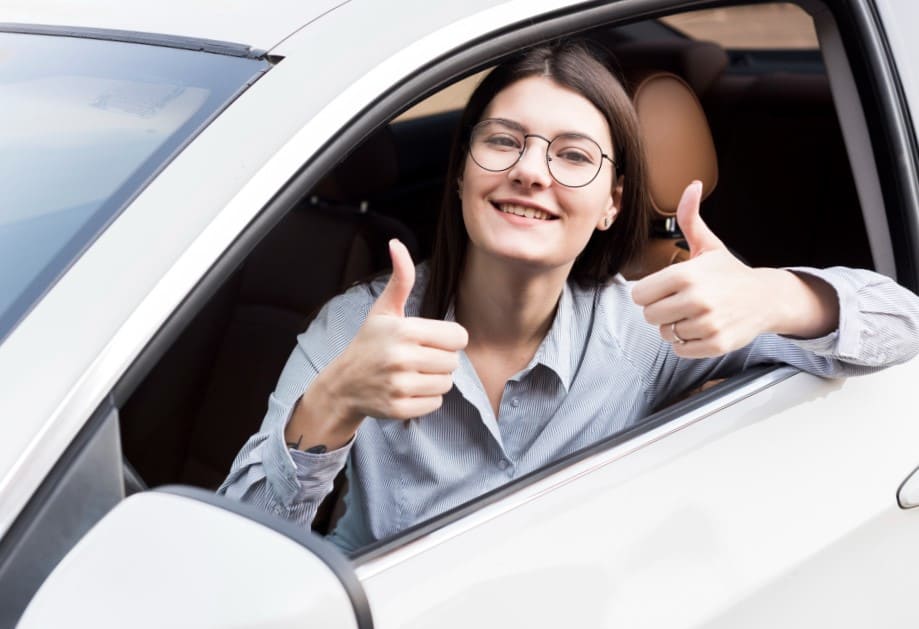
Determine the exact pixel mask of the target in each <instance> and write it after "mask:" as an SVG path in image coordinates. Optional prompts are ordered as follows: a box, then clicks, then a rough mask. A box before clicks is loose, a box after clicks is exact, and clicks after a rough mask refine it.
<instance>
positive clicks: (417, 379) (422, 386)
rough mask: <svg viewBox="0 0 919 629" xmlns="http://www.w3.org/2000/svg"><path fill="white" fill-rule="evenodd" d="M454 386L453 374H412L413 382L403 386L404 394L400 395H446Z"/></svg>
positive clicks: (413, 396)
mask: <svg viewBox="0 0 919 629" xmlns="http://www.w3.org/2000/svg"><path fill="white" fill-rule="evenodd" d="M452 388H453V374H452V373H449V374H427V373H415V374H412V377H411V382H410V383H409V384H407V385H406V386H405V387H403V391H404V392H405V394H404V395H402V396H400V397H412V398H415V397H431V396H435V395H444V394H445V393H446V392H447V391H449V390H450V389H452Z"/></svg>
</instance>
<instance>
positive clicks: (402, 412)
mask: <svg viewBox="0 0 919 629" xmlns="http://www.w3.org/2000/svg"><path fill="white" fill-rule="evenodd" d="M389 253H390V257H391V258H392V266H393V273H392V276H391V277H390V279H389V282H388V283H387V284H386V287H385V288H384V289H383V292H382V293H380V296H379V297H378V298H377V300H376V302H375V303H374V304H373V306H372V307H371V309H370V312H369V313H368V315H367V319H366V320H365V321H364V323H363V325H362V326H361V328H360V329H359V330H358V332H357V334H356V335H355V337H354V339H353V340H352V341H351V343H349V344H348V346H347V347H346V348H345V350H344V351H343V352H342V353H341V354H340V355H339V356H338V357H337V358H336V359H335V360H334V361H332V362H331V363H330V364H329V365H328V367H326V368H325V369H324V370H323V371H322V372H321V373H320V374H319V375H318V376H317V377H316V379H315V380H314V381H313V382H312V383H311V385H310V387H309V389H308V390H307V392H306V393H305V394H304V395H303V397H302V398H301V399H300V402H299V403H298V405H297V409H296V410H295V413H294V416H293V417H292V418H291V421H290V423H289V424H288V426H287V430H286V431H285V435H286V438H287V441H288V442H294V443H296V442H298V441H299V442H300V447H301V448H303V449H308V448H310V447H314V446H315V445H325V446H327V447H329V448H330V449H331V448H334V447H339V446H341V445H344V443H347V441H348V440H350V438H351V436H353V434H354V432H355V431H356V430H357V428H358V426H359V425H360V423H361V421H362V420H363V419H364V417H367V416H373V417H381V418H389V419H409V418H412V417H418V416H420V415H425V414H427V413H430V412H432V411H434V410H436V409H438V408H439V407H440V405H441V404H442V403H443V395H444V394H445V393H447V392H448V391H449V390H450V388H451V387H452V386H453V371H454V370H455V369H456V368H457V366H458V365H459V351H460V350H462V349H463V348H465V347H466V343H467V342H468V340H469V336H468V334H467V333H466V330H465V328H463V327H462V326H461V325H459V324H458V323H454V322H448V321H439V320H435V319H424V318H421V317H406V316H405V303H406V301H407V300H408V296H409V294H410V293H411V291H412V287H413V286H414V284H415V266H414V264H413V262H412V258H411V255H410V254H409V252H408V249H406V248H405V245H403V244H402V243H401V242H399V241H398V240H392V241H390V243H389ZM301 437H302V438H301ZM323 439H325V441H324V440H323ZM339 442H340V443H339Z"/></svg>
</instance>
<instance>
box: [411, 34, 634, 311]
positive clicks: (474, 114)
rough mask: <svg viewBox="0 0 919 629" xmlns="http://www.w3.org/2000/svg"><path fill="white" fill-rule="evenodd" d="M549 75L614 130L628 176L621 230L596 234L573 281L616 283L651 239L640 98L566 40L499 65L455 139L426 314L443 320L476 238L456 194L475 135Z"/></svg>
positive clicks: (621, 171)
mask: <svg viewBox="0 0 919 629" xmlns="http://www.w3.org/2000/svg"><path fill="white" fill-rule="evenodd" d="M531 76H545V77H548V78H550V79H552V80H553V81H555V82H556V83H558V84H559V85H561V86H562V87H566V88H568V89H571V90H573V91H575V92H577V93H578V94H580V95H581V96H583V97H584V98H586V99H587V100H589V101H590V102H591V103H592V104H593V105H594V107H596V108H597V109H598V110H599V111H600V113H601V114H603V116H604V118H606V122H607V124H609V128H610V131H611V133H612V138H611V139H612V142H613V158H614V159H615V161H616V164H617V166H618V167H617V172H616V176H615V177H614V178H613V185H614V186H615V185H616V184H617V180H618V179H619V176H622V177H623V191H622V202H621V206H622V207H620V208H619V214H618V216H617V217H616V220H615V222H614V223H613V226H612V227H611V228H610V229H608V230H606V231H599V230H595V231H594V233H593V234H592V235H591V237H590V240H589V241H588V242H587V245H586V246H585V247H584V250H583V251H582V252H581V253H580V255H579V256H578V257H577V259H576V260H575V262H574V266H573V267H572V269H571V274H570V276H569V277H570V278H571V279H573V280H574V281H576V282H577V283H579V284H581V285H600V284H603V283H606V282H608V281H609V280H610V279H612V277H613V276H614V275H615V274H616V273H618V272H619V270H620V269H621V268H623V267H624V266H625V265H626V264H628V263H629V262H630V261H632V260H633V259H634V258H635V257H636V256H637V255H638V253H639V252H640V251H641V248H642V247H643V246H644V244H645V243H646V241H647V237H648V226H649V222H650V216H651V201H650V198H649V196H648V186H647V182H646V175H645V160H644V155H643V153H642V147H641V139H640V134H639V129H638V118H637V116H636V115H635V110H634V108H633V107H632V101H631V100H630V99H629V96H628V94H626V92H625V89H623V87H622V84H621V83H620V82H619V81H618V80H617V79H616V78H615V77H614V76H613V74H612V73H611V72H610V70H609V69H608V68H607V67H606V66H605V65H604V63H603V62H601V61H600V57H599V55H598V54H596V53H595V52H593V51H592V50H591V49H590V48H588V46H587V44H585V43H582V42H574V41H562V42H557V43H552V44H546V45H541V46H538V47H536V48H531V49H528V50H525V51H523V52H520V53H518V54H516V55H514V56H513V57H511V58H510V59H507V60H506V61H504V62H503V63H501V64H500V65H498V66H497V67H496V68H495V69H494V70H492V71H491V73H489V74H488V76H486V77H485V79H484V80H483V81H482V83H481V84H479V86H478V87H477V88H476V89H475V91H474V92H473V93H472V96H471V97H470V98H469V102H468V103H467V105H466V109H465V110H464V111H463V115H462V119H461V120H460V126H459V129H458V131H457V134H456V137H455V138H454V142H453V148H452V151H451V155H450V165H449V167H448V169H447V178H446V186H445V189H444V196H443V201H442V203H441V211H440V218H439V220H438V223H437V230H436V233H435V237H434V248H433V253H432V255H431V261H430V279H429V281H428V285H427V288H426V290H425V294H424V299H423V301H422V307H421V312H422V316H424V317H431V318H437V319H442V318H443V317H444V316H445V315H446V313H447V308H448V307H449V305H450V302H451V301H452V300H453V298H454V296H455V294H456V289H457V285H458V283H459V275H460V272H461V270H462V265H463V258H464V256H465V254H466V247H467V246H468V243H469V237H468V235H467V234H466V227H465V225H464V223H463V216H462V209H461V207H460V200H459V198H458V195H457V194H456V185H455V182H456V181H457V177H458V175H459V174H460V173H461V172H462V169H463V166H464V162H465V159H466V153H467V149H468V141H469V133H470V131H471V129H472V127H473V126H474V125H475V124H476V123H477V122H478V121H479V120H480V119H481V117H482V114H483V112H484V111H485V109H486V108H487V107H488V105H489V103H491V101H492V99H493V98H494V97H495V96H496V95H497V94H498V93H499V92H501V91H502V90H503V89H505V88H506V87H508V86H509V85H511V84H513V83H515V82H517V81H520V80H521V79H525V78H529V77H531Z"/></svg>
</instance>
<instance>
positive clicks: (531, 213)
mask: <svg viewBox="0 0 919 629" xmlns="http://www.w3.org/2000/svg"><path fill="white" fill-rule="evenodd" d="M498 209H499V210H501V211H502V212H505V213H507V214H516V215H517V216H525V217H526V218H535V219H537V220H541V221H545V220H549V219H550V218H552V215H551V214H549V213H548V212H543V211H542V210H537V209H535V208H531V207H524V206H522V205H514V204H513V203H502V204H501V205H499V206H498Z"/></svg>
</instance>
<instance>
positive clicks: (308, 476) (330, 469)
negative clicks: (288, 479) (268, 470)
mask: <svg viewBox="0 0 919 629" xmlns="http://www.w3.org/2000/svg"><path fill="white" fill-rule="evenodd" d="M353 443H354V438H353V437H352V438H351V440H350V441H348V443H346V444H345V445H343V446H342V447H340V448H337V449H335V450H329V451H327V452H323V453H322V454H315V453H313V452H304V451H303V450H297V449H295V448H289V449H288V451H287V453H288V455H289V456H290V458H291V460H292V461H293V464H294V466H295V467H296V472H295V474H296V478H297V481H298V484H299V491H298V493H297V496H296V497H295V502H302V501H304V500H309V499H311V498H314V497H315V496H316V495H317V494H319V493H322V494H323V495H325V493H328V488H329V487H330V486H331V484H332V482H333V481H334V480H335V476H336V475H337V474H338V472H340V471H341V469H342V468H343V467H344V466H345V462H346V461H347V460H348V454H349V453H350V452H351V444H353Z"/></svg>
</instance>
